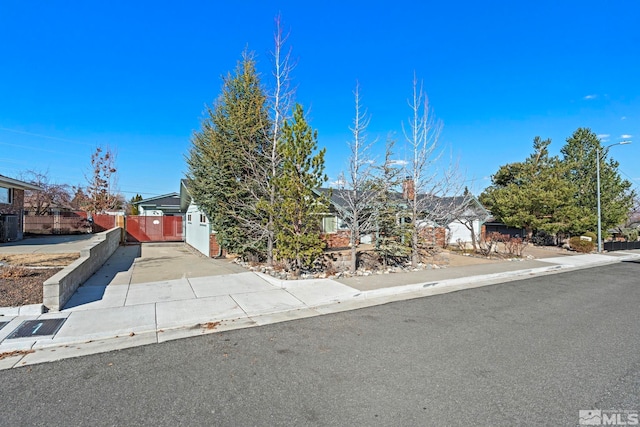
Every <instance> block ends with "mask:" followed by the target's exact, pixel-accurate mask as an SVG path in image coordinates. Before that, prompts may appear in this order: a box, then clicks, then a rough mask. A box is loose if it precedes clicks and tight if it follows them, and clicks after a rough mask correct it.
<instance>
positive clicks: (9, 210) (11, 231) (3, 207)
mask: <svg viewBox="0 0 640 427" xmlns="http://www.w3.org/2000/svg"><path fill="white" fill-rule="evenodd" d="M25 190H35V191H41V190H42V189H41V188H40V187H38V186H36V185H33V184H29V183H28V182H24V181H19V180H17V179H13V178H9V177H6V176H4V175H0V242H11V241H14V240H21V239H22V238H23V216H24V191H25Z"/></svg>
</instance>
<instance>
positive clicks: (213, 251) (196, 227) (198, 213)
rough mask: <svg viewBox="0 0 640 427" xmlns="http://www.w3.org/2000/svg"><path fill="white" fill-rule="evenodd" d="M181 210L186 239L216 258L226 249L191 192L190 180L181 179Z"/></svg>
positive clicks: (188, 242)
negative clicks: (221, 244)
mask: <svg viewBox="0 0 640 427" xmlns="http://www.w3.org/2000/svg"><path fill="white" fill-rule="evenodd" d="M180 211H181V212H182V213H183V214H184V241H185V243H187V244H188V245H189V246H191V247H193V248H195V249H196V250H198V251H199V252H201V253H202V254H204V255H205V256H208V257H211V258H216V257H219V256H222V255H223V254H224V251H223V250H222V248H221V247H220V245H219V244H218V241H217V240H216V233H215V231H214V230H212V229H211V222H210V221H209V218H207V215H206V214H205V213H204V211H203V210H202V209H200V207H199V206H198V205H197V204H196V203H195V202H194V200H193V197H191V194H190V193H189V182H188V181H187V180H186V179H182V180H181V181H180Z"/></svg>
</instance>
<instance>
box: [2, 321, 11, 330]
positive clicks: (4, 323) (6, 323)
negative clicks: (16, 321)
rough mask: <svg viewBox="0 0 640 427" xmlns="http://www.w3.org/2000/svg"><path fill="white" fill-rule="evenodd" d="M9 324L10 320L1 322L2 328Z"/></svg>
mask: <svg viewBox="0 0 640 427" xmlns="http://www.w3.org/2000/svg"><path fill="white" fill-rule="evenodd" d="M8 324H9V322H0V329H2V328H4V327H5V326H7V325H8Z"/></svg>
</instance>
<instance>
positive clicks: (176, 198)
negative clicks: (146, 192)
mask: <svg viewBox="0 0 640 427" xmlns="http://www.w3.org/2000/svg"><path fill="white" fill-rule="evenodd" d="M133 204H134V205H137V206H154V207H166V208H176V207H179V206H180V195H178V193H169V194H163V195H161V196H155V197H149V198H148V199H143V200H140V201H138V202H134V203H133Z"/></svg>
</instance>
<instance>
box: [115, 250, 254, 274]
mask: <svg viewBox="0 0 640 427" xmlns="http://www.w3.org/2000/svg"><path fill="white" fill-rule="evenodd" d="M127 248H130V249H129V250H128V251H127ZM136 249H139V253H138V254H137V256H136V258H135V259H132V260H131V261H132V264H133V265H132V267H131V268H132V271H131V282H130V283H132V284H133V283H147V282H157V281H161V280H174V279H182V278H192V277H205V276H220V275H224V274H233V273H246V272H247V270H246V269H245V268H243V267H241V266H239V265H238V264H235V263H233V262H231V261H228V260H218V259H211V258H207V257H205V256H202V255H199V254H197V253H196V252H195V251H194V250H190V249H188V248H187V246H185V244H184V243H143V244H142V245H140V246H137V245H136V246H133V251H132V250H131V247H128V246H124V247H122V246H121V247H120V248H118V250H116V253H114V254H113V256H112V258H115V257H117V256H118V255H121V256H129V257H130V256H132V255H136V253H135V252H136ZM109 261H110V260H109ZM109 261H107V263H109Z"/></svg>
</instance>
